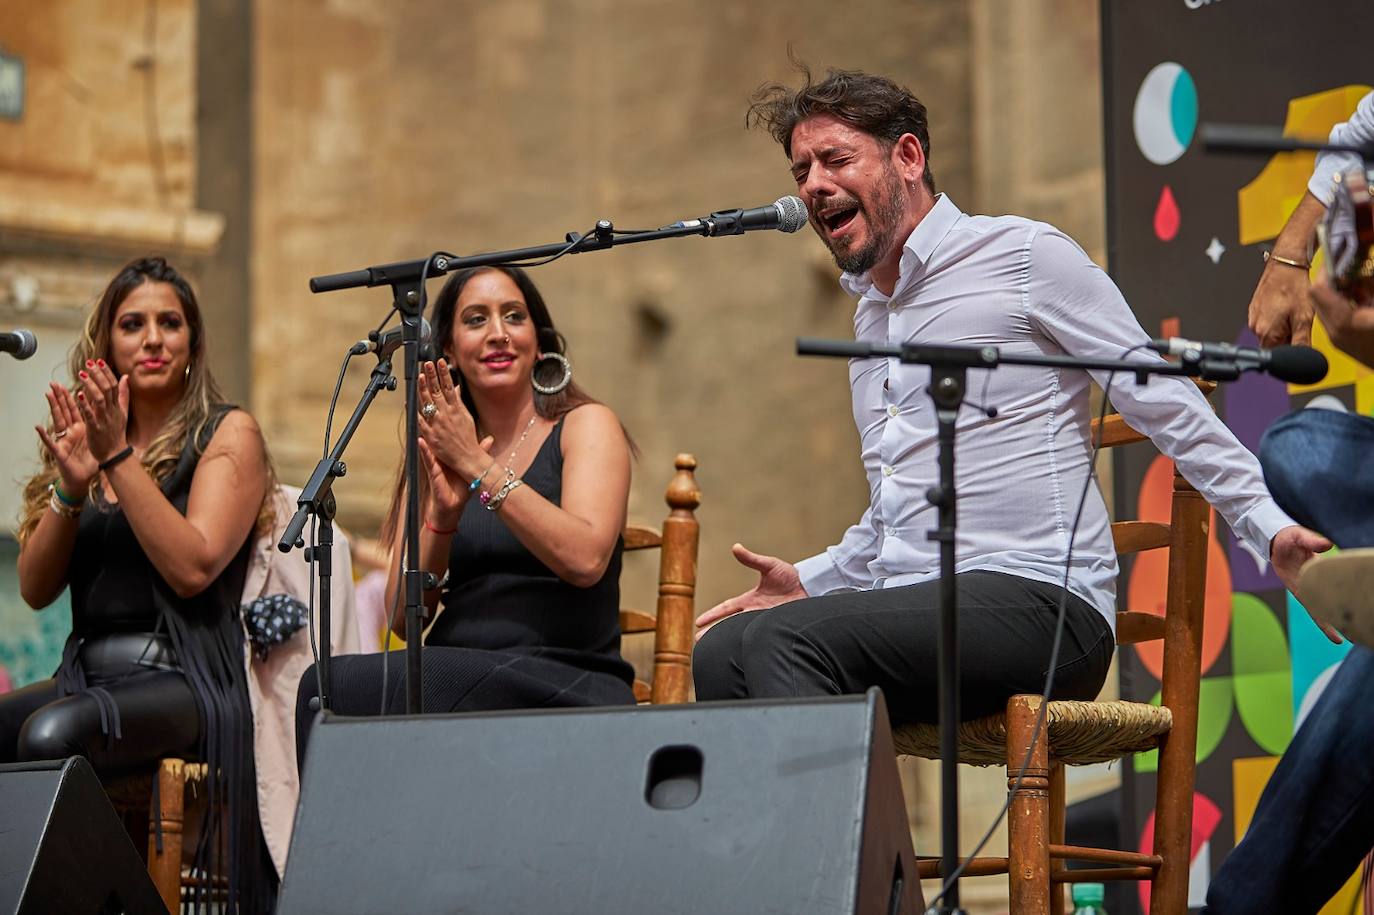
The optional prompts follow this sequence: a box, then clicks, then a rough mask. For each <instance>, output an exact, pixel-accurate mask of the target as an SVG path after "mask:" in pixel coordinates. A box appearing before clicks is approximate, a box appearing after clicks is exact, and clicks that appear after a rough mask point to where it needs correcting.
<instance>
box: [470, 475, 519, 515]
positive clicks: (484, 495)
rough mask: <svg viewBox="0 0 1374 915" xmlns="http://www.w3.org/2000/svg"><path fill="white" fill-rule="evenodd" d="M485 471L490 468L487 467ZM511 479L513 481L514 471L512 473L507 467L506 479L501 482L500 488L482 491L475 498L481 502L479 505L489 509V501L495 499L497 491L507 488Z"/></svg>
mask: <svg viewBox="0 0 1374 915" xmlns="http://www.w3.org/2000/svg"><path fill="white" fill-rule="evenodd" d="M493 466H495V465H493ZM487 469H488V470H490V469H491V468H490V467H488V468H487ZM513 479H515V471H514V470H511V469H510V468H509V467H507V468H506V479H505V480H504V481H503V482H502V484H501V485H500V486H495V487H493V488H492V489H484V490H482V492H481V493H480V494H479V495H478V496H477V498H478V499H479V500H480V501H481V503H482V504H483V505H485V506H487V507H488V508H490V507H491V500H492V499H495V498H496V493H497V491H499V490H502V489H505V488H506V487H507V486H509V485H510V481H511V480H513Z"/></svg>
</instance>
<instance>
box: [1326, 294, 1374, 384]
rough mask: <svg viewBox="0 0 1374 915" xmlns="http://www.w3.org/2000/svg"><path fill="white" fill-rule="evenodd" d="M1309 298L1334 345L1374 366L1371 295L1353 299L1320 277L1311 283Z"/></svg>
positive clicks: (1373, 318) (1373, 325)
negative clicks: (1360, 300) (1357, 300)
mask: <svg viewBox="0 0 1374 915" xmlns="http://www.w3.org/2000/svg"><path fill="white" fill-rule="evenodd" d="M1311 298H1312V304H1313V305H1315V306H1316V309H1317V314H1318V315H1320V316H1321V319H1322V325H1323V326H1324V327H1325V328H1326V332H1327V334H1329V335H1330V337H1331V342H1332V343H1334V344H1335V345H1336V348H1337V349H1339V350H1340V351H1341V352H1343V353H1348V354H1349V355H1351V356H1353V357H1355V359H1357V360H1359V361H1360V362H1362V363H1363V364H1364V365H1366V366H1369V367H1371V368H1374V307H1370V306H1374V297H1371V298H1370V299H1368V300H1366V301H1363V302H1355V301H1353V300H1351V299H1348V298H1346V297H1345V296H1343V295H1341V294H1340V293H1339V292H1337V291H1336V290H1334V289H1332V288H1331V287H1330V286H1329V285H1328V284H1327V281H1326V278H1325V277H1322V278H1320V279H1318V280H1317V282H1315V283H1313V284H1312V294H1311Z"/></svg>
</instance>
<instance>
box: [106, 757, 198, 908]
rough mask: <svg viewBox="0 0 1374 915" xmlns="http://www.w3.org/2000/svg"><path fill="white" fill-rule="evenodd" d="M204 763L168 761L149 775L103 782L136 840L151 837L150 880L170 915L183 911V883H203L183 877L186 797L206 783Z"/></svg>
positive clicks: (184, 874)
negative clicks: (136, 837) (138, 837)
mask: <svg viewBox="0 0 1374 915" xmlns="http://www.w3.org/2000/svg"><path fill="white" fill-rule="evenodd" d="M205 775H206V767H205V764H204V763H196V762H187V761H185V760H181V759H172V758H167V759H163V760H161V761H159V763H158V765H157V768H156V769H155V770H152V771H151V772H148V773H143V774H138V775H130V776H125V777H121V778H113V779H107V780H105V793H106V794H107V795H109V798H110V802H111V803H112V804H113V805H114V808H115V810H116V811H118V812H119V814H120V815H121V817H122V818H123V819H124V822H125V825H126V828H128V829H129V834H130V835H132V836H138V835H141V834H142V833H143V832H146V833H147V836H148V855H147V861H148V876H150V877H151V878H152V880H153V885H154V886H156V887H157V891H158V895H160V896H161V897H162V902H163V904H164V905H166V906H167V911H168V912H179V911H180V910H181V888H182V886H183V884H187V883H189V882H190V881H194V880H196V879H200V878H199V877H198V876H195V875H192V874H189V873H183V871H182V851H183V849H184V842H183V836H184V830H185V823H186V793H187V791H188V790H189V791H191V792H193V793H194V791H195V790H196V787H197V786H198V785H200V784H201V782H203V781H204V780H205Z"/></svg>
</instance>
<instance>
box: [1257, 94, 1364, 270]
mask: <svg viewBox="0 0 1374 915" xmlns="http://www.w3.org/2000/svg"><path fill="white" fill-rule="evenodd" d="M1369 90H1370V87H1369V86H1342V87H1341V88H1339V89H1328V90H1326V91H1325V92H1318V93H1315V94H1314V95H1304V96H1302V97H1300V98H1295V99H1291V100H1289V102H1288V116H1287V118H1286V119H1285V120H1284V123H1283V135H1284V136H1286V137H1304V138H1307V139H1316V138H1325V137H1326V136H1328V135H1329V134H1330V133H1331V128H1332V127H1334V126H1335V125H1336V124H1338V123H1339V122H1341V121H1344V120H1347V119H1348V118H1349V117H1350V115H1351V113H1352V112H1353V111H1354V110H1355V106H1356V105H1358V104H1359V103H1360V99H1362V98H1364V97H1365V95H1367V94H1368V93H1369ZM1316 159H1317V156H1316V153H1311V152H1291V153H1278V154H1276V155H1275V156H1274V157H1273V158H1272V159H1270V160H1269V162H1268V164H1266V165H1265V166H1264V170H1263V171H1261V172H1260V173H1259V175H1258V176H1257V177H1256V178H1255V180H1254V181H1251V182H1250V183H1249V184H1247V185H1246V186H1245V187H1243V188H1241V189H1240V192H1239V193H1238V194H1237V207H1238V214H1237V215H1238V219H1237V222H1238V224H1239V226H1240V243H1241V244H1242V245H1253V244H1254V243H1255V242H1260V241H1268V240H1269V239H1271V238H1273V237H1274V236H1276V235H1278V234H1279V230H1280V229H1282V228H1283V224H1284V223H1285V222H1287V221H1288V217H1289V216H1291V215H1292V213H1293V210H1294V209H1295V208H1296V207H1297V205H1298V201H1300V200H1302V195H1303V194H1304V193H1305V192H1306V191H1307V179H1308V178H1310V177H1312V167H1313V165H1315V163H1316Z"/></svg>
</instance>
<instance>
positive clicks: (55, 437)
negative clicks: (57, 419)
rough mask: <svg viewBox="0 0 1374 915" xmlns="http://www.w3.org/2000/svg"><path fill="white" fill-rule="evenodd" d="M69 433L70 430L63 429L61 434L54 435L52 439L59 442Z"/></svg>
mask: <svg viewBox="0 0 1374 915" xmlns="http://www.w3.org/2000/svg"><path fill="white" fill-rule="evenodd" d="M69 431H70V430H68V429H63V430H62V431H61V432H56V433H54V434H53V437H52V438H53V441H57V440H58V439H59V438H62V437H63V436H64V435H66V434H67V433H68V432H69Z"/></svg>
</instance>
